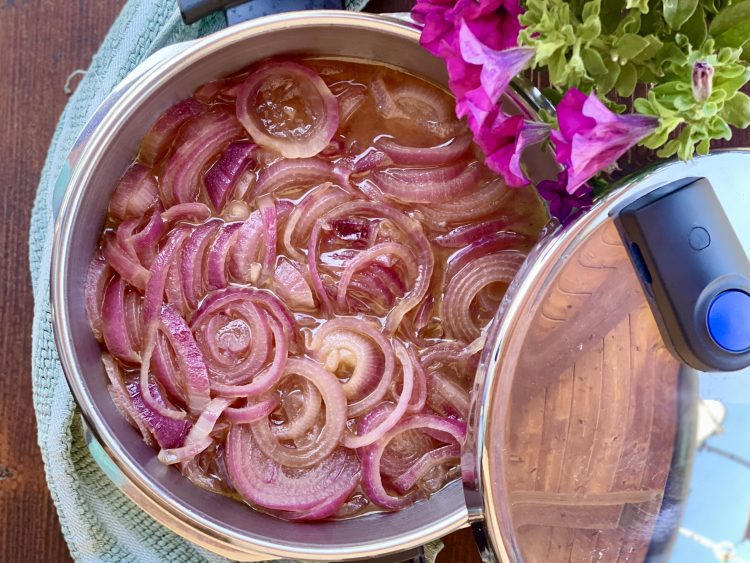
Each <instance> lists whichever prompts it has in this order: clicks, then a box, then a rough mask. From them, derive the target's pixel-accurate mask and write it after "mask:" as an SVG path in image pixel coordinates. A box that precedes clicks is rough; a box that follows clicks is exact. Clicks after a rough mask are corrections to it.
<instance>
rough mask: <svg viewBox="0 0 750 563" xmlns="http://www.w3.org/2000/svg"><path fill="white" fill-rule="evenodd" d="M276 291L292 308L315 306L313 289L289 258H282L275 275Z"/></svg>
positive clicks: (300, 308)
mask: <svg viewBox="0 0 750 563" xmlns="http://www.w3.org/2000/svg"><path fill="white" fill-rule="evenodd" d="M273 281H274V287H275V289H276V293H278V294H279V296H280V297H281V298H282V299H283V300H284V301H285V302H286V303H287V304H288V305H289V308H290V309H292V310H311V309H314V308H315V300H314V299H313V294H312V290H311V289H310V285H309V284H308V283H307V280H306V279H305V277H304V276H303V275H302V273H301V272H300V271H299V270H298V269H297V268H296V267H295V266H294V265H293V264H292V263H291V262H289V261H288V260H280V261H279V264H278V266H276V272H275V273H274V276H273Z"/></svg>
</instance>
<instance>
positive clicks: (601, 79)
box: [596, 58, 620, 96]
mask: <svg viewBox="0 0 750 563" xmlns="http://www.w3.org/2000/svg"><path fill="white" fill-rule="evenodd" d="M604 66H606V67H607V73H606V74H602V75H601V76H597V77H596V90H597V92H599V94H601V95H602V96H603V95H605V94H606V93H607V92H609V91H610V90H612V88H614V87H615V83H616V82H617V77H618V76H620V65H618V64H617V63H616V62H615V61H613V60H612V59H609V58H605V59H604Z"/></svg>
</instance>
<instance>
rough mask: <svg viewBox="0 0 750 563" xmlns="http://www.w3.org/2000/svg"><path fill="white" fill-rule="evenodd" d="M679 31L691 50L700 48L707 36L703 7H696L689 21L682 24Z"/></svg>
mask: <svg viewBox="0 0 750 563" xmlns="http://www.w3.org/2000/svg"><path fill="white" fill-rule="evenodd" d="M680 31H681V32H682V33H684V34H685V35H686V36H687V38H688V39H689V40H690V45H692V46H693V49H696V50H698V49H700V48H701V45H703V42H704V41H705V40H706V36H707V35H708V27H707V26H706V13H705V12H704V11H703V6H698V8H697V9H696V10H695V12H693V15H692V16H690V19H688V21H686V22H685V23H684V24H682V27H681V28H680Z"/></svg>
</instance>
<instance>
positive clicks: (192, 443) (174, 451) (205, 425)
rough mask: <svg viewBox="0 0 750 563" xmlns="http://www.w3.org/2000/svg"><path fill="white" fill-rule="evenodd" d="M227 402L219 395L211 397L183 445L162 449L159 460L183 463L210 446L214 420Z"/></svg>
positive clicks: (164, 462) (168, 462) (165, 462)
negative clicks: (214, 397)
mask: <svg viewBox="0 0 750 563" xmlns="http://www.w3.org/2000/svg"><path fill="white" fill-rule="evenodd" d="M229 403H231V401H230V400H229V399H223V398H220V397H219V398H216V399H212V400H211V401H210V402H209V403H208V404H206V407H205V409H204V410H203V412H201V414H200V416H199V417H198V420H197V421H196V422H195V424H194V425H193V427H192V428H191V429H190V432H188V435H187V437H186V438H185V443H184V445H182V446H180V447H179V448H164V449H162V450H161V451H160V452H159V456H158V457H159V461H161V462H162V463H163V464H165V465H173V464H175V463H184V462H186V461H188V460H191V459H193V458H194V457H195V456H197V455H198V454H199V453H201V452H202V451H203V450H205V449H206V448H207V447H208V446H210V445H211V443H212V442H213V439H212V438H211V432H212V431H213V429H214V426H215V425H216V421H217V420H219V417H220V416H221V413H222V412H223V411H224V409H225V408H226V407H227V405H229Z"/></svg>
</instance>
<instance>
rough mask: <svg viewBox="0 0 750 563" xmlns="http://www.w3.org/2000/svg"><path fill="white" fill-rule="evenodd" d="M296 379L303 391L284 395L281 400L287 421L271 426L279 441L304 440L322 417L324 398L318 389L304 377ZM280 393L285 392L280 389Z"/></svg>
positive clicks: (294, 391)
mask: <svg viewBox="0 0 750 563" xmlns="http://www.w3.org/2000/svg"><path fill="white" fill-rule="evenodd" d="M295 379H299V380H300V382H299V383H300V384H301V385H300V387H301V391H300V392H296V390H293V391H292V392H291V393H285V394H284V397H283V398H282V399H281V408H282V410H283V411H284V414H285V416H286V420H285V421H284V423H283V424H273V425H272V426H271V431H272V432H273V435H274V436H276V439H277V440H299V439H300V438H303V437H304V435H305V434H306V433H307V432H308V431H309V430H310V429H311V428H312V427H313V426H314V425H315V423H316V422H317V421H318V418H319V416H320V403H321V401H322V400H323V398H322V397H321V395H320V391H318V388H317V387H316V386H315V385H314V384H313V383H312V382H311V381H310V380H309V379H305V378H304V377H300V378H295ZM287 384H288V382H287ZM279 391H282V393H283V390H281V389H279ZM274 422H275V421H274Z"/></svg>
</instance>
